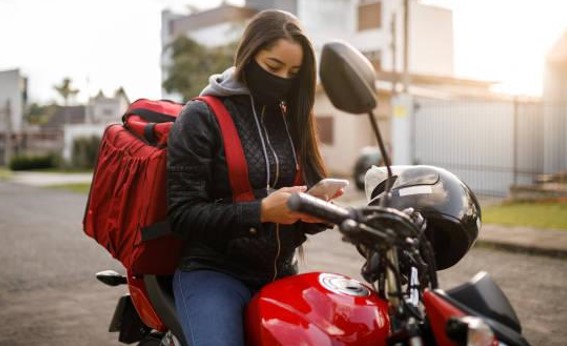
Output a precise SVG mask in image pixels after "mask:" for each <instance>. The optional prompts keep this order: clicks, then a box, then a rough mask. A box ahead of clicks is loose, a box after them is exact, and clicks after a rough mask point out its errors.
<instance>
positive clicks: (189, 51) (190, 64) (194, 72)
mask: <svg viewBox="0 0 567 346" xmlns="http://www.w3.org/2000/svg"><path fill="white" fill-rule="evenodd" d="M235 48H236V43H231V44H228V45H226V46H221V47H215V48H207V47H205V46H202V45H200V44H199V43H197V42H195V41H194V40H192V39H190V38H188V37H186V36H179V37H178V38H177V39H175V40H174V41H173V42H172V43H171V44H170V45H169V46H168V47H166V50H171V59H172V64H171V65H170V66H169V67H168V68H167V75H168V78H167V79H166V80H165V81H164V82H163V84H162V86H163V88H164V89H165V90H166V91H167V92H168V93H171V92H176V93H179V94H180V95H181V96H182V97H183V99H184V101H187V100H190V99H191V98H193V97H195V96H197V95H198V94H199V92H201V90H203V88H204V87H205V86H206V85H207V83H208V79H209V76H210V75H211V74H213V73H220V72H222V71H224V70H225V69H226V68H227V67H229V66H232V65H233V55H234V51H235Z"/></svg>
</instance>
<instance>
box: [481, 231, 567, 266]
mask: <svg viewBox="0 0 567 346" xmlns="http://www.w3.org/2000/svg"><path fill="white" fill-rule="evenodd" d="M477 243H478V244H480V245H481V246H486V247H493V248H499V249H502V250H507V251H511V252H523V253H529V254H533V255H542V256H548V257H556V258H567V231H562V230H554V229H534V228H528V227H506V226H500V225H493V224H486V225H483V227H482V229H481V231H480V234H479V236H478V239H477Z"/></svg>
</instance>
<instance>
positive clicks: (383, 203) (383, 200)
mask: <svg viewBox="0 0 567 346" xmlns="http://www.w3.org/2000/svg"><path fill="white" fill-rule="evenodd" d="M368 118H369V119H370V124H372V130H373V131H374V135H375V136H376V140H377V141H378V147H379V148H380V153H381V154H382V157H383V158H384V164H385V165H386V170H387V171H388V179H386V188H385V190H384V198H381V200H380V206H381V207H385V206H386V200H387V199H388V197H389V196H390V190H391V188H392V176H393V175H392V167H391V162H390V157H389V156H388V152H387V151H386V147H385V146H384V141H383V140H382V135H381V134H380V129H379V128H378V123H377V122H376V119H375V117H374V112H373V111H370V112H368Z"/></svg>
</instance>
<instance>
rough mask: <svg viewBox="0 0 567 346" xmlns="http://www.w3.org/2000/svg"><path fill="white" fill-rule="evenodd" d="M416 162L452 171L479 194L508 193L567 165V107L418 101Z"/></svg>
mask: <svg viewBox="0 0 567 346" xmlns="http://www.w3.org/2000/svg"><path fill="white" fill-rule="evenodd" d="M415 105H416V107H415V117H414V121H415V123H414V129H415V134H414V136H412V137H413V138H414V143H412V151H413V157H414V161H415V162H416V163H419V164H429V165H435V166H439V167H443V168H446V169H448V170H449V171H451V172H453V173H455V174H456V175H458V176H459V177H461V178H462V179H463V180H464V181H465V182H466V183H467V184H468V185H469V186H470V187H471V188H472V189H473V190H474V191H475V192H477V193H479V194H485V195H494V196H506V195H507V194H508V191H509V188H510V186H512V185H526V184H532V183H533V182H534V181H535V180H536V178H537V177H538V176H539V175H541V174H544V173H555V172H558V171H561V170H565V169H567V141H566V138H565V137H566V134H567V120H566V119H567V106H563V105H544V104H542V103H541V102H525V101H524V102H522V101H518V100H515V101H439V100H428V99H417V100H416V103H415Z"/></svg>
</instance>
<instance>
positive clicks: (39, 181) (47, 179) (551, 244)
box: [9, 172, 567, 258]
mask: <svg viewBox="0 0 567 346" xmlns="http://www.w3.org/2000/svg"><path fill="white" fill-rule="evenodd" d="M9 180H10V181H12V182H14V183H18V184H25V185H32V186H43V187H45V186H53V185H62V184H78V183H90V182H91V180H92V174H89V173H42V172H14V173H12V176H11V177H10V178H9ZM497 202H498V201H495V200H494V199H482V198H480V203H481V205H489V204H492V203H497ZM337 203H338V204H342V205H349V206H356V207H358V206H363V205H365V204H366V198H365V196H364V193H363V192H361V191H358V190H357V189H356V188H355V187H354V184H351V185H349V186H348V187H347V189H346V191H345V194H344V195H343V196H342V197H341V198H340V199H338V200H337ZM477 244H478V245H481V246H493V247H497V248H501V249H505V250H510V251H520V252H528V253H533V254H537V255H546V256H554V257H560V258H567V231H561V230H551V229H533V228H528V227H504V226H499V225H490V224H484V225H483V226H482V228H481V231H480V234H479V237H478V240H477Z"/></svg>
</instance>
